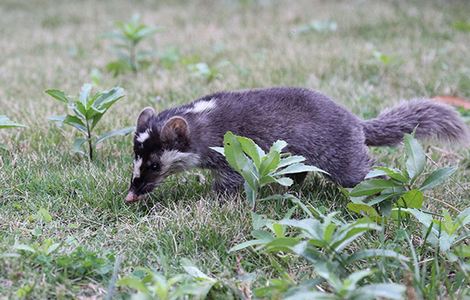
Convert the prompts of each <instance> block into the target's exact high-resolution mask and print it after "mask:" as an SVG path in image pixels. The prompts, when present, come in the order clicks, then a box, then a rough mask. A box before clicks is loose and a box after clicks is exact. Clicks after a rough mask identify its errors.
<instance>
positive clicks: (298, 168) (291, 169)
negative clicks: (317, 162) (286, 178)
mask: <svg viewBox="0 0 470 300" xmlns="http://www.w3.org/2000/svg"><path fill="white" fill-rule="evenodd" d="M303 172H320V173H326V172H325V171H323V170H322V169H319V168H317V167H314V166H308V165H304V164H303V163H296V164H292V165H290V166H287V167H286V168H284V169H282V170H280V171H278V172H276V173H274V174H273V176H279V175H284V174H295V173H303ZM326 174H328V173H326Z"/></svg>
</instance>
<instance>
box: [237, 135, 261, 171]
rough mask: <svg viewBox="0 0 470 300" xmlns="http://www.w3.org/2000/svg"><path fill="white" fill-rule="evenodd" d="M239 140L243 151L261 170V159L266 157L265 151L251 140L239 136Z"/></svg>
mask: <svg viewBox="0 0 470 300" xmlns="http://www.w3.org/2000/svg"><path fill="white" fill-rule="evenodd" d="M237 139H238V142H239V143H240V145H241V146H242V149H243V151H244V152H245V153H246V154H247V155H248V157H250V158H251V159H252V160H253V162H254V163H255V166H256V167H257V168H258V169H259V167H260V165H261V157H263V156H264V155H265V153H264V151H263V150H262V149H261V148H260V147H259V146H258V145H256V144H255V142H253V140H251V139H249V138H246V137H242V136H237Z"/></svg>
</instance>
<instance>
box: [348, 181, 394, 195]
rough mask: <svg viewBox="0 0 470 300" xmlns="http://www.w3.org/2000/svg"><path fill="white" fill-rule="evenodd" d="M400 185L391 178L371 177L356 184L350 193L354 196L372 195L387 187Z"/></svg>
mask: <svg viewBox="0 0 470 300" xmlns="http://www.w3.org/2000/svg"><path fill="white" fill-rule="evenodd" d="M395 186H398V185H397V184H396V183H394V182H393V181H391V180H385V179H370V180H365V181H363V182H361V183H359V184H358V185H356V186H355V187H354V188H353V189H352V190H351V192H350V193H349V195H350V196H352V197H360V196H370V195H374V194H377V193H379V192H381V191H383V190H384V189H386V188H391V187H395Z"/></svg>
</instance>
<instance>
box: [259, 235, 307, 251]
mask: <svg viewBox="0 0 470 300" xmlns="http://www.w3.org/2000/svg"><path fill="white" fill-rule="evenodd" d="M299 242H300V239H299V238H295V237H278V238H275V239H273V240H272V241H270V242H269V243H267V244H266V245H265V247H266V250H267V251H270V252H279V251H289V250H290V249H291V248H292V247H294V246H295V245H297V244H298V243H299Z"/></svg>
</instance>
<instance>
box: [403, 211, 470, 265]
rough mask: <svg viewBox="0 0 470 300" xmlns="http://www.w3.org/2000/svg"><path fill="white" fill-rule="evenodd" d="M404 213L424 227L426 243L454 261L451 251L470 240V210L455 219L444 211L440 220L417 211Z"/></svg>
mask: <svg viewBox="0 0 470 300" xmlns="http://www.w3.org/2000/svg"><path fill="white" fill-rule="evenodd" d="M403 211H404V212H407V213H410V214H411V215H413V216H414V217H415V218H416V219H417V220H418V221H419V222H420V223H421V224H422V225H423V231H424V232H423V234H424V236H425V238H426V239H425V240H426V242H428V243H430V244H431V245H432V246H434V247H437V248H438V249H439V251H441V252H442V253H443V254H447V255H450V256H451V257H452V260H455V258H456V256H455V255H454V254H453V253H452V252H449V250H451V248H453V247H455V246H457V245H459V244H461V243H463V242H465V241H466V240H467V239H468V238H470V232H469V231H468V230H467V228H466V227H465V226H466V225H467V224H469V223H470V208H466V209H465V210H463V211H462V212H460V213H459V215H457V217H456V218H455V219H453V218H452V217H451V215H450V214H449V212H448V211H447V210H442V216H441V217H440V218H435V215H431V214H429V213H425V212H422V211H420V210H417V209H404V210H403Z"/></svg>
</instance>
